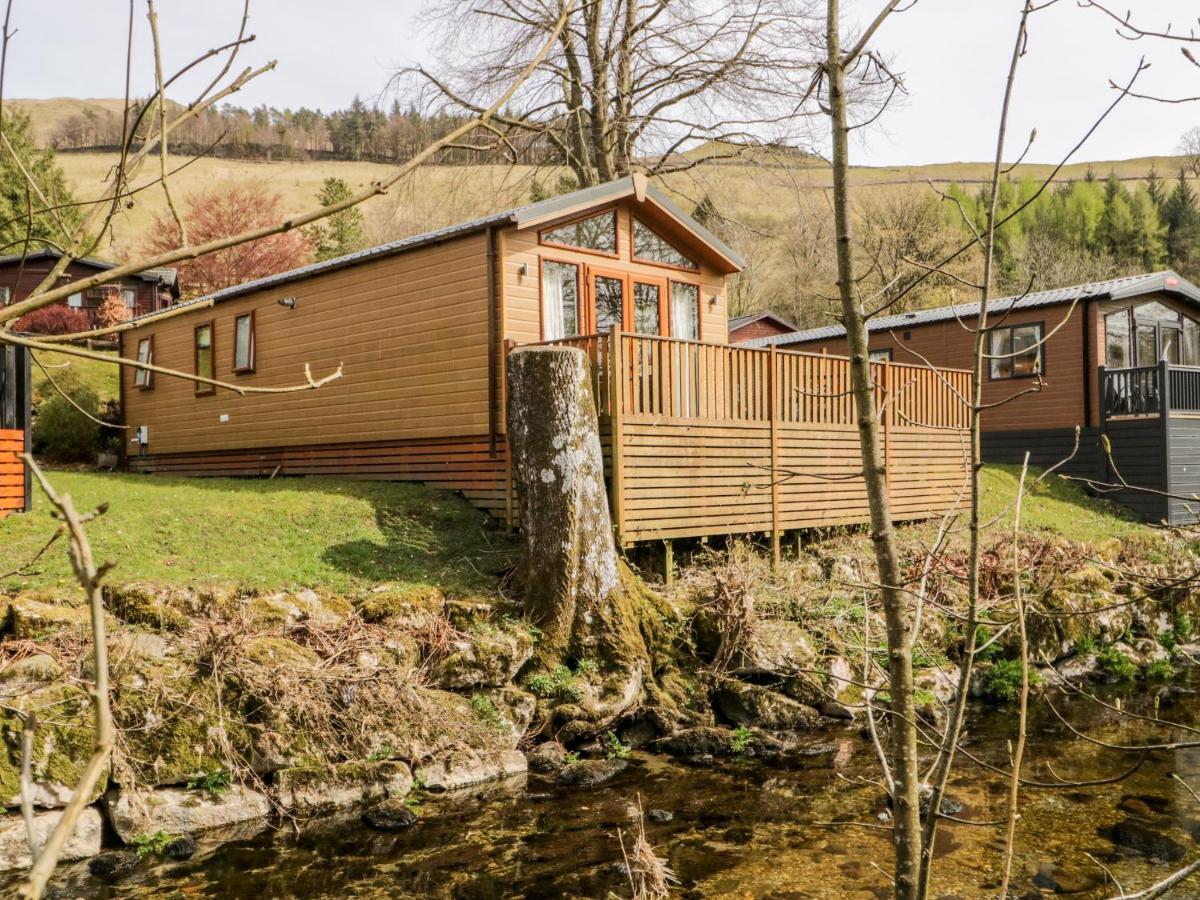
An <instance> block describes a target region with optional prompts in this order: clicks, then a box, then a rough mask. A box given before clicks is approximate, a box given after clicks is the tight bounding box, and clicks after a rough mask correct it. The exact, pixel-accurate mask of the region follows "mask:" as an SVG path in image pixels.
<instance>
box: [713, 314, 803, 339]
mask: <svg viewBox="0 0 1200 900" xmlns="http://www.w3.org/2000/svg"><path fill="white" fill-rule="evenodd" d="M795 330H796V326H795V325H793V324H792V323H791V322H789V321H788V320H787V319H785V318H783V316H777V315H776V314H775V313H773V312H771V311H770V310H766V311H764V312H757V313H751V314H750V315H748V316H735V317H734V318H732V319H730V320H729V343H731V344H743V343H745V342H746V341H752V340H755V339H756V338H767V337H774V336H776V335H780V334H790V333H791V332H793V331H795Z"/></svg>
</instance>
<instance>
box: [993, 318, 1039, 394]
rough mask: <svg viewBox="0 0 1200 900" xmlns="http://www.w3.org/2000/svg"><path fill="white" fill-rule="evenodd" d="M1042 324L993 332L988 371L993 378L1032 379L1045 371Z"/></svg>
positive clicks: (1016, 326)
mask: <svg viewBox="0 0 1200 900" xmlns="http://www.w3.org/2000/svg"><path fill="white" fill-rule="evenodd" d="M1042 334H1043V332H1042V324H1041V323H1040V322H1037V323H1034V324H1031V325H1010V326H1008V327H1007V328H997V329H996V330H995V331H993V332H992V342H991V352H990V354H989V355H990V356H991V357H992V358H991V360H990V361H989V363H990V364H989V366H988V374H989V375H990V376H991V380H992V381H1002V380H1006V379H1010V378H1033V377H1034V376H1035V375H1040V374H1042V373H1044V372H1045V370H1046V369H1045V360H1044V358H1043V356H1042V343H1041V342H1042Z"/></svg>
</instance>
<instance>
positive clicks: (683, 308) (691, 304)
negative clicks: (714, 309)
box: [671, 282, 700, 341]
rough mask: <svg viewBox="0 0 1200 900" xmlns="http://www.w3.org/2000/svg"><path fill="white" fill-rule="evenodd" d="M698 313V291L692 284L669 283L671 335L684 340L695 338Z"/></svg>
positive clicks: (698, 333) (696, 337) (697, 333)
mask: <svg viewBox="0 0 1200 900" xmlns="http://www.w3.org/2000/svg"><path fill="white" fill-rule="evenodd" d="M699 314H700V291H699V289H698V288H697V287H696V286H695V285H694V284H680V283H678V282H673V283H672V284H671V336H672V337H677V338H683V339H684V340H685V341H694V340H697V339H698V338H699V336H700V329H699V328H698V327H697V324H698V323H697V322H696V317H697V316H698V315H699Z"/></svg>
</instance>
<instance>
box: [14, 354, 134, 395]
mask: <svg viewBox="0 0 1200 900" xmlns="http://www.w3.org/2000/svg"><path fill="white" fill-rule="evenodd" d="M37 358H38V360H39V361H40V362H41V363H42V365H43V366H45V367H46V370H47V371H48V372H49V374H50V377H51V378H53V379H54V381H55V382H56V383H57V384H58V385H60V386H61V387H63V388H64V389H66V387H67V385H68V384H75V383H79V384H82V385H84V386H85V387H88V388H91V390H93V391H95V393H96V396H97V397H99V398H100V403H101V405H103V404H104V403H106V402H107V401H109V400H115V399H116V398H117V394H118V393H119V390H120V389H119V387H118V377H117V366H115V365H112V364H110V363H104V362H99V361H98V360H94V359H80V358H79V357H77V356H70V355H68V354H66V353H39V354H38V355H37ZM53 392H54V388H53V386H51V384H50V382H49V381H48V380H47V378H46V373H45V372H43V371H42V370H41V369H40V368H38V366H37V365H34V367H33V396H34V402H35V403H38V402H40V401H41V400H43V399H44V398H46V397H48V396H50V394H51V393H53Z"/></svg>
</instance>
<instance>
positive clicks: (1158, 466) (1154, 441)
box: [1102, 416, 1168, 522]
mask: <svg viewBox="0 0 1200 900" xmlns="http://www.w3.org/2000/svg"><path fill="white" fill-rule="evenodd" d="M1106 430H1107V432H1108V439H1109V443H1110V444H1111V446H1112V461H1111V464H1109V463H1108V461H1107V460H1106V474H1105V475H1104V477H1103V481H1104V482H1106V483H1111V482H1116V481H1118V480H1119V479H1123V480H1124V482H1125V483H1126V484H1129V485H1131V486H1133V487H1135V488H1143V489H1144V490H1124V489H1122V490H1111V491H1109V490H1105V491H1103V494H1102V495H1103V496H1104V497H1105V498H1106V499H1108V500H1113V501H1115V502H1117V503H1123V504H1124V505H1125V506H1128V507H1129V508H1130V509H1132V510H1133V511H1134V512H1136V513H1137V514H1138V515H1139V516H1140V517H1141V518H1143V519H1144V520H1146V521H1148V522H1162V521H1163V520H1164V519H1166V518H1167V516H1168V510H1167V503H1166V499H1165V498H1164V497H1163V496H1162V494H1161V493H1153V492H1156V491H1157V492H1164V491H1166V490H1167V489H1168V485H1167V464H1166V460H1167V447H1166V442H1165V440H1164V438H1165V434H1164V428H1163V420H1162V419H1161V418H1160V417H1159V416H1143V417H1137V418H1129V419H1110V420H1109V421H1108V422H1107V423H1106Z"/></svg>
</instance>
